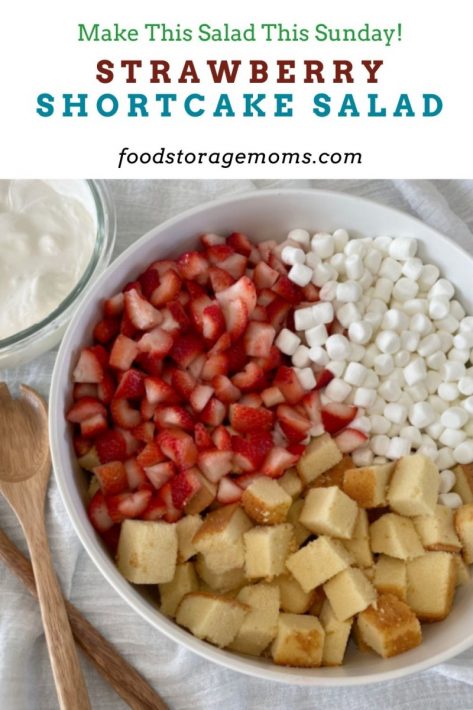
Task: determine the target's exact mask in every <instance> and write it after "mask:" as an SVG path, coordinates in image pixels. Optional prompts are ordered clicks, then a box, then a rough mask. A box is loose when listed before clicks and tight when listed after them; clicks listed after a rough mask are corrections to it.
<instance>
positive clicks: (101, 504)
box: [87, 491, 113, 533]
mask: <svg viewBox="0 0 473 710" xmlns="http://www.w3.org/2000/svg"><path fill="white" fill-rule="evenodd" d="M87 515H88V516H89V520H90V522H91V523H92V525H93V526H94V528H95V529H96V530H97V532H99V533H104V532H106V531H107V530H110V528H111V527H112V525H113V520H112V518H111V517H110V514H109V512H108V508H107V503H106V501H105V498H104V495H103V493H102V491H97V493H96V494H95V495H94V497H93V498H92V499H91V501H90V502H89V505H88V506H87Z"/></svg>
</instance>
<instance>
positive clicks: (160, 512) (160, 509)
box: [141, 493, 167, 520]
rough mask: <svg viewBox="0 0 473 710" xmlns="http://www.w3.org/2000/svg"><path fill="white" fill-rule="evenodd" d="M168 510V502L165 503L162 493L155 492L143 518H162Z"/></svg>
mask: <svg viewBox="0 0 473 710" xmlns="http://www.w3.org/2000/svg"><path fill="white" fill-rule="evenodd" d="M166 512H167V508H166V504H165V503H164V501H163V499H162V496H161V495H160V493H155V494H154V495H152V496H151V498H150V501H149V503H148V505H147V507H146V510H144V511H143V514H142V516H141V517H142V519H143V520H161V518H164V516H165V514H166Z"/></svg>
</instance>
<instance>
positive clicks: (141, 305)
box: [125, 288, 162, 330]
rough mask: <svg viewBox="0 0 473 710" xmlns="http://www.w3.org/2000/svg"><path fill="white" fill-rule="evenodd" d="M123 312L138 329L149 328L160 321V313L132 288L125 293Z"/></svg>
mask: <svg viewBox="0 0 473 710" xmlns="http://www.w3.org/2000/svg"><path fill="white" fill-rule="evenodd" d="M125 312H126V314H127V316H128V318H129V319H130V321H131V322H132V323H133V325H134V326H135V328H138V330H150V329H151V328H154V327H155V326H157V325H159V323H161V321H162V316H161V313H160V312H159V311H157V310H156V308H154V306H152V305H151V303H150V302H149V301H147V300H146V298H143V296H141V295H140V294H139V293H138V291H137V290H136V289H134V288H132V289H130V290H129V291H127V292H126V293H125Z"/></svg>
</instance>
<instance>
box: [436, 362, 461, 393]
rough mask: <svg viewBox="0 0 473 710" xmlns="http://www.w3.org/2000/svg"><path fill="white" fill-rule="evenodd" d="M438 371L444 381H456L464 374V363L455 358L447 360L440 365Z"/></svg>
mask: <svg viewBox="0 0 473 710" xmlns="http://www.w3.org/2000/svg"><path fill="white" fill-rule="evenodd" d="M439 372H440V377H441V378H442V380H443V381H444V382H458V381H459V380H461V378H462V377H464V376H465V365H464V364H463V363H461V362H456V361H455V360H447V362H445V363H444V364H443V365H442V367H441V368H440V370H439ZM440 396H442V395H440Z"/></svg>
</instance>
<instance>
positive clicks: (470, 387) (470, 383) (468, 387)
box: [458, 375, 473, 397]
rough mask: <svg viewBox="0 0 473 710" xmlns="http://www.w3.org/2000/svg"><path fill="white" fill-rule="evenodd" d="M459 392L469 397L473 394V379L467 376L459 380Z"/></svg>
mask: <svg viewBox="0 0 473 710" xmlns="http://www.w3.org/2000/svg"><path fill="white" fill-rule="evenodd" d="M458 391H459V392H460V394H464V395H465V396H466V397H469V396H470V395H471V394H473V377H471V376H467V375H465V377H461V378H460V379H459V380H458Z"/></svg>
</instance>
